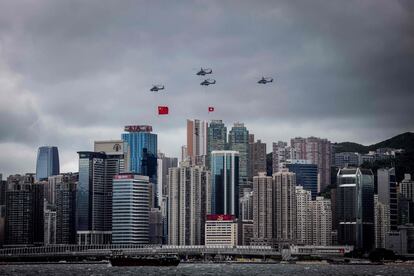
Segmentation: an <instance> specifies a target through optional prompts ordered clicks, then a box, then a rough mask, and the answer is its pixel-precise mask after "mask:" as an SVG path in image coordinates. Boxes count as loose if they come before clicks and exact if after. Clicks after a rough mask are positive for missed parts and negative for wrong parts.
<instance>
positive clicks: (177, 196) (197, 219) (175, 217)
mask: <svg viewBox="0 0 414 276" xmlns="http://www.w3.org/2000/svg"><path fill="white" fill-rule="evenodd" d="M209 187H210V172H209V171H207V170H206V169H205V167H203V166H190V163H189V162H181V163H180V167H179V168H170V169H169V192H168V198H169V202H168V214H169V216H168V244H171V245H200V244H203V243H204V226H205V217H206V214H207V212H208V208H209V205H208V194H209V193H210V190H209V189H210V188H209Z"/></svg>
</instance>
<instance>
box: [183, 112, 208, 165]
mask: <svg viewBox="0 0 414 276" xmlns="http://www.w3.org/2000/svg"><path fill="white" fill-rule="evenodd" d="M207 127H208V122H207V121H200V120H197V119H196V120H194V121H192V120H187V155H188V157H189V158H190V160H191V164H192V165H204V166H206V156H207Z"/></svg>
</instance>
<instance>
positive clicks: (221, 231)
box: [205, 215, 238, 247]
mask: <svg viewBox="0 0 414 276" xmlns="http://www.w3.org/2000/svg"><path fill="white" fill-rule="evenodd" d="M237 224H238V223H237V220H236V218H235V216H233V215H207V220H206V226H205V229H206V234H205V245H206V246H232V247H233V246H237V245H238V229H237V228H238V225H237Z"/></svg>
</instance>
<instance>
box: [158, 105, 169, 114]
mask: <svg viewBox="0 0 414 276" xmlns="http://www.w3.org/2000/svg"><path fill="white" fill-rule="evenodd" d="M167 114H168V106H159V107H158V115H167Z"/></svg>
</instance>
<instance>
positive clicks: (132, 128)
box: [124, 125, 152, 132]
mask: <svg viewBox="0 0 414 276" xmlns="http://www.w3.org/2000/svg"><path fill="white" fill-rule="evenodd" d="M124 130H125V131H128V132H151V131H152V126H146V125H138V126H125V129H124Z"/></svg>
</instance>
